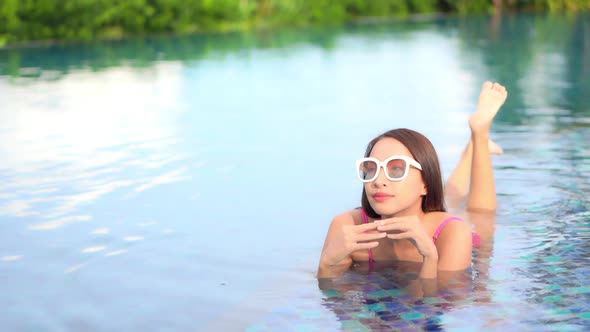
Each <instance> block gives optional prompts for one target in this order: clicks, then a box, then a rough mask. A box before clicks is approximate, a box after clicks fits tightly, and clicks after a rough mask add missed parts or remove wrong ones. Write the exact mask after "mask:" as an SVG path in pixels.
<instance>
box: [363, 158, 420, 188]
mask: <svg viewBox="0 0 590 332" xmlns="http://www.w3.org/2000/svg"><path fill="white" fill-rule="evenodd" d="M410 166H414V167H416V168H417V169H419V170H422V166H421V165H420V163H418V162H417V161H416V160H414V159H412V158H410V157H407V156H391V157H389V158H387V159H385V160H384V161H379V160H378V159H377V158H372V157H369V158H362V159H359V160H357V161H356V170H357V171H356V175H357V176H358V178H359V180H361V182H373V181H375V179H377V177H378V176H379V171H380V170H381V167H383V170H384V171H385V177H387V178H388V179H389V180H390V181H401V180H403V179H405V178H406V177H407V176H408V174H409V173H410Z"/></svg>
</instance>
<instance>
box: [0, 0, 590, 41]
mask: <svg viewBox="0 0 590 332" xmlns="http://www.w3.org/2000/svg"><path fill="white" fill-rule="evenodd" d="M500 8H503V9H507V10H547V11H582V10H590V0H59V1H58V0H0V46H1V45H3V44H6V43H11V42H18V41H30V40H51V39H78V40H90V39H94V38H117V37H121V36H123V35H126V34H151V33H191V32H198V31H224V30H237V29H247V28H251V27H264V26H278V25H300V24H310V23H338V22H344V21H347V20H351V19H355V18H361V17H392V16H403V15H409V14H414V13H432V12H450V13H459V14H471V13H489V12H493V11H494V10H498V9H500Z"/></svg>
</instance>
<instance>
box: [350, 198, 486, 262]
mask: <svg viewBox="0 0 590 332" xmlns="http://www.w3.org/2000/svg"><path fill="white" fill-rule="evenodd" d="M359 210H360V211H361V216H362V217H363V224H366V223H368V222H369V216H367V213H366V212H365V210H363V209H362V208H361V209H359ZM455 220H458V221H463V219H461V218H459V217H449V218H447V219H445V220H444V221H443V222H441V223H440V225H439V226H438V228H437V229H436V231H435V232H434V235H433V236H432V240H433V241H434V242H436V239H438V236H439V235H440V233H441V232H442V231H443V229H444V228H445V226H447V224H448V223H450V222H451V221H455ZM471 236H472V239H473V247H475V248H477V247H479V245H480V244H481V238H480V237H479V235H478V234H477V233H475V232H471ZM373 262H375V259H373V250H372V249H369V264H371V265H372V264H373Z"/></svg>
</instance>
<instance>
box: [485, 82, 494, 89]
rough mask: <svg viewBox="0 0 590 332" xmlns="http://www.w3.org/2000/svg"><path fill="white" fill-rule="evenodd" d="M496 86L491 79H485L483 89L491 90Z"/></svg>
mask: <svg viewBox="0 0 590 332" xmlns="http://www.w3.org/2000/svg"><path fill="white" fill-rule="evenodd" d="M493 86H494V83H492V82H490V81H485V82H483V86H482V89H483V90H489V89H491V88H492V87H493Z"/></svg>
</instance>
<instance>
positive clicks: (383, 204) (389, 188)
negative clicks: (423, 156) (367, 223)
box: [365, 137, 427, 218]
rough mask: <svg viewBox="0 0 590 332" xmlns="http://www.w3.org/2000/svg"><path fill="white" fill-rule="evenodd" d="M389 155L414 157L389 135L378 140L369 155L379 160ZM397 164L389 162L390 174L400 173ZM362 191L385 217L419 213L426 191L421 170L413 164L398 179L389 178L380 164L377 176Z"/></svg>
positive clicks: (376, 210)
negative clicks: (403, 176)
mask: <svg viewBox="0 0 590 332" xmlns="http://www.w3.org/2000/svg"><path fill="white" fill-rule="evenodd" d="M391 156H406V157H409V158H412V159H413V158H414V157H413V156H412V154H411V153H410V151H409V150H408V148H406V146H405V145H403V144H402V143H401V142H400V141H398V140H396V139H393V138H390V137H385V138H382V139H381V140H379V141H378V142H377V143H376V144H375V146H374V147H373V150H372V151H371V154H370V155H369V157H373V158H376V159H378V160H379V161H381V162H383V161H384V160H386V159H387V158H389V157H391ZM398 166H399V165H397V166H396V165H395V163H393V164H391V167H390V168H391V169H392V171H391V173H390V174H395V173H396V172H398V173H399V172H400V171H399V170H398V169H396V167H398ZM365 192H366V193H367V198H368V200H369V203H370V204H371V207H372V208H373V210H375V212H377V214H379V215H381V216H382V217H384V218H386V217H391V216H394V215H395V216H404V215H417V214H420V213H422V196H423V195H426V194H427V190H426V185H425V184H424V180H423V179H422V174H421V171H420V170H419V169H417V168H415V167H409V170H408V174H407V176H406V177H405V178H404V179H403V180H401V181H391V180H389V179H388V178H387V177H386V175H385V172H384V169H383V168H380V169H379V174H378V176H377V178H376V179H375V180H374V181H372V182H367V183H365Z"/></svg>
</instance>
